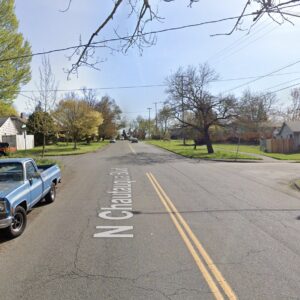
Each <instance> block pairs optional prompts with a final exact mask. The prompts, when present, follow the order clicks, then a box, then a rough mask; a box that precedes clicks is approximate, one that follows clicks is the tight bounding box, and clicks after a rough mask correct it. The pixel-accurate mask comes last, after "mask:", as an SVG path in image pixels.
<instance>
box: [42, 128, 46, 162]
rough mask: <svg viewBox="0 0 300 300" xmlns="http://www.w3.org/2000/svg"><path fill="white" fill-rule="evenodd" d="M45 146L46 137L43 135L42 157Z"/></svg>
mask: <svg viewBox="0 0 300 300" xmlns="http://www.w3.org/2000/svg"><path fill="white" fill-rule="evenodd" d="M45 145H46V135H45V133H43V150H42V157H44V155H45Z"/></svg>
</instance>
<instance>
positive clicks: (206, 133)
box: [204, 127, 214, 154]
mask: <svg viewBox="0 0 300 300" xmlns="http://www.w3.org/2000/svg"><path fill="white" fill-rule="evenodd" d="M204 138H205V143H206V147H207V153H208V154H212V153H214V149H213V146H212V143H211V140H210V135H209V127H207V128H204Z"/></svg>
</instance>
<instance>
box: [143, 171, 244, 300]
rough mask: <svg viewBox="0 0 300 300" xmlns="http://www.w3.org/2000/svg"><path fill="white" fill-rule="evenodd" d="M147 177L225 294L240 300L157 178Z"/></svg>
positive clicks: (231, 298) (150, 175) (231, 299)
mask: <svg viewBox="0 0 300 300" xmlns="http://www.w3.org/2000/svg"><path fill="white" fill-rule="evenodd" d="M147 176H148V178H149V177H150V178H151V179H152V181H151V183H152V182H154V184H155V186H156V187H157V189H158V190H159V193H160V195H161V197H162V198H163V199H164V200H165V202H167V205H168V206H169V207H170V208H171V212H173V213H174V214H175V216H176V217H177V219H178V220H179V222H180V223H181V225H182V226H183V228H184V229H185V231H186V232H187V234H188V236H189V237H190V239H191V240H192V241H193V242H194V245H195V246H196V248H197V249H198V251H199V253H200V255H201V256H202V258H203V260H204V261H205V263H206V264H207V266H208V268H209V269H210V271H211V273H212V274H213V276H214V277H215V279H216V280H217V282H218V283H219V284H220V286H221V287H222V289H223V291H224V292H225V294H226V295H227V297H228V298H229V299H230V300H237V299H238V298H237V296H236V295H235V293H234V291H233V290H232V288H231V287H230V286H229V284H228V283H227V282H226V280H225V278H224V277H223V275H222V274H221V272H220V271H219V269H218V268H217V266H216V265H215V264H214V262H213V260H212V259H211V257H210V256H209V255H208V253H207V252H206V251H205V249H204V247H203V246H202V245H201V243H200V241H199V240H198V239H197V237H196V236H195V234H194V233H193V231H192V230H191V228H190V226H189V225H188V224H187V223H186V221H185V220H184V218H183V217H182V216H181V214H180V213H179V212H178V210H177V209H176V207H175V205H174V204H173V202H172V201H171V200H170V198H169V197H168V196H167V194H166V193H165V191H164V190H163V189H162V187H161V186H160V185H159V183H158V181H157V180H156V178H155V177H154V176H153V174H151V173H149V174H147ZM173 217H174V216H173Z"/></svg>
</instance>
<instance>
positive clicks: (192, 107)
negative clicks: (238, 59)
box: [167, 64, 236, 153]
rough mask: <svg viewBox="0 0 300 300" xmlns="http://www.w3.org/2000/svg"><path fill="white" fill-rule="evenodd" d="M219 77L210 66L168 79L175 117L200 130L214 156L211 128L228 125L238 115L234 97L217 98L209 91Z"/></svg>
mask: <svg viewBox="0 0 300 300" xmlns="http://www.w3.org/2000/svg"><path fill="white" fill-rule="evenodd" d="M217 78H218V76H217V74H216V73H215V71H214V70H213V69H211V68H210V67H209V66H208V65H207V64H202V65H199V67H198V68H196V67H193V66H190V67H188V68H187V69H186V70H184V69H182V68H179V69H178V70H177V72H175V73H174V74H172V75H171V76H170V77H168V78H167V84H168V88H167V94H168V95H169V100H168V101H167V103H168V104H169V106H170V107H171V108H172V109H173V112H174V115H175V118H176V119H177V120H178V121H180V122H181V123H182V124H183V125H184V126H189V127H192V128H194V129H195V130H197V131H198V133H199V137H200V136H201V137H202V138H203V139H204V142H205V144H206V146H207V152H208V153H214V150H213V147H212V142H211V138H210V127H211V126H213V125H219V126H224V125H226V123H227V122H228V120H229V119H231V118H232V117H233V116H235V115H236V113H235V108H236V99H235V98H234V97H233V96H226V97H222V96H214V95H212V94H211V92H210V91H209V90H208V88H209V84H210V83H211V82H212V81H215V80H216V79H217ZM184 111H185V112H187V113H188V114H189V116H192V118H191V120H189V119H187V118H185V117H184V114H183V112H184ZM195 144H196V142H195Z"/></svg>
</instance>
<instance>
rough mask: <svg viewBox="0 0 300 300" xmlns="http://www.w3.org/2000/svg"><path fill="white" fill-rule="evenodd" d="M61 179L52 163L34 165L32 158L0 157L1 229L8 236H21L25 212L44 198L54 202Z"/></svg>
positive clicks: (25, 219)
mask: <svg viewBox="0 0 300 300" xmlns="http://www.w3.org/2000/svg"><path fill="white" fill-rule="evenodd" d="M60 181H61V172H60V169H59V167H58V166H57V165H55V164H53V165H45V166H37V165H36V163H35V161H34V160H33V159H31V158H15V159H4V160H0V229H1V230H2V231H4V232H5V233H6V235H7V236H8V237H10V238H14V237H17V236H19V235H21V234H22V233H23V231H24V229H25V227H26V223H27V212H28V211H29V210H30V209H31V208H32V207H33V206H34V205H35V204H36V203H37V202H39V201H40V200H41V199H43V198H45V200H46V202H48V203H51V202H53V201H54V200H55V196H56V186H57V184H58V183H59V182H60Z"/></svg>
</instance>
